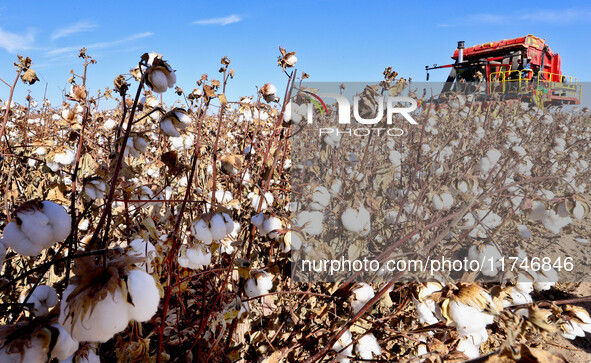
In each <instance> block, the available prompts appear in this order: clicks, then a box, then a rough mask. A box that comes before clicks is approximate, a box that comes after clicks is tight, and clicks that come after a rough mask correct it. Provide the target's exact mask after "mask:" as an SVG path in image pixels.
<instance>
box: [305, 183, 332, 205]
mask: <svg viewBox="0 0 591 363" xmlns="http://www.w3.org/2000/svg"><path fill="white" fill-rule="evenodd" d="M329 203H330V193H329V191H328V189H326V188H325V187H322V186H320V187H316V188H315V189H314V192H313V193H312V202H311V203H310V208H311V209H313V210H322V209H324V208H326V207H327V206H328V204H329Z"/></svg>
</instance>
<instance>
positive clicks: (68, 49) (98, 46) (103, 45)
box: [47, 32, 154, 56]
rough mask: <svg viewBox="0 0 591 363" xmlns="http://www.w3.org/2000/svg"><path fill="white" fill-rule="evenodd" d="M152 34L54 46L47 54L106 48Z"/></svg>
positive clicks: (138, 34) (56, 54)
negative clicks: (77, 44)
mask: <svg viewBox="0 0 591 363" xmlns="http://www.w3.org/2000/svg"><path fill="white" fill-rule="evenodd" d="M152 35H154V33H152V32H144V33H137V34H134V35H132V36H130V37H127V38H123V39H118V40H113V41H110V42H100V43H93V44H88V45H85V46H84V45H80V46H73V47H62V48H55V49H52V50H50V51H48V52H47V55H48V56H58V55H60V54H64V53H74V52H77V51H78V50H80V49H81V48H82V47H86V49H88V50H93V49H106V48H110V47H113V46H115V45H119V44H123V43H128V42H131V41H134V40H137V39H142V38H147V37H150V36H152Z"/></svg>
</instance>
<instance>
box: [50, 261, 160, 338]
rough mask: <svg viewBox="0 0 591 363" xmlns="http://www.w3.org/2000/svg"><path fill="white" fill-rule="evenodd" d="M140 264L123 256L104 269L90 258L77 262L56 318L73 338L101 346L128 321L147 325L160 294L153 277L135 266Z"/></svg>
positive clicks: (155, 309) (154, 311)
mask: <svg viewBox="0 0 591 363" xmlns="http://www.w3.org/2000/svg"><path fill="white" fill-rule="evenodd" d="M140 261H141V259H138V258H135V257H129V256H125V255H124V256H122V257H119V258H116V259H113V260H110V261H108V262H107V263H106V266H103V265H102V264H99V265H96V264H95V262H94V261H93V260H92V258H83V259H79V261H77V263H76V264H75V265H74V269H73V271H74V274H75V277H73V278H72V279H71V282H70V285H68V286H67V287H66V289H65V290H64V293H63V296H62V303H61V304H60V316H59V323H60V324H61V325H62V326H63V327H64V328H65V329H66V330H67V331H68V332H69V333H70V335H71V336H72V337H73V338H74V339H76V340H78V341H88V342H99V343H104V342H106V341H108V340H109V339H111V338H112V337H113V336H114V335H115V334H117V333H119V332H121V331H123V330H124V329H125V328H126V327H127V325H128V323H129V322H130V321H132V320H133V321H137V322H146V321H148V320H150V319H151V318H152V316H154V314H156V311H157V309H158V305H159V302H160V291H159V289H158V287H157V285H156V281H155V280H154V278H153V277H152V276H151V275H150V274H148V273H147V272H145V271H143V270H141V269H139V268H137V267H136V266H135V265H134V263H136V262H140Z"/></svg>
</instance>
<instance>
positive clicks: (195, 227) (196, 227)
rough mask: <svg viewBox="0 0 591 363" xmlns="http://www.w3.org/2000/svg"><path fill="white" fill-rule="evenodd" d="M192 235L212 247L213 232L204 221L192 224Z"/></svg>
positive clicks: (200, 220)
mask: <svg viewBox="0 0 591 363" xmlns="http://www.w3.org/2000/svg"><path fill="white" fill-rule="evenodd" d="M191 233H192V234H193V237H195V238H196V239H197V240H199V241H201V242H203V243H204V244H205V245H210V244H211V242H213V236H212V235H211V230H210V229H209V226H208V225H207V223H206V222H205V221H204V220H203V219H199V220H198V221H195V222H193V224H191Z"/></svg>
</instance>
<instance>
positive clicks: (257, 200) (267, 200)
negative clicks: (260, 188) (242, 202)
mask: <svg viewBox="0 0 591 363" xmlns="http://www.w3.org/2000/svg"><path fill="white" fill-rule="evenodd" d="M248 198H249V199H250V201H251V205H252V208H253V209H254V210H255V211H258V210H259V209H258V208H259V204H260V206H261V209H260V211H261V212H264V211H266V210H267V206H268V205H272V204H273V201H274V200H275V198H274V197H273V194H271V193H269V192H267V193H265V194H264V196H263V198H261V196H260V195H259V194H256V193H254V192H251V193H249V194H248ZM261 203H262V204H261Z"/></svg>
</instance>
